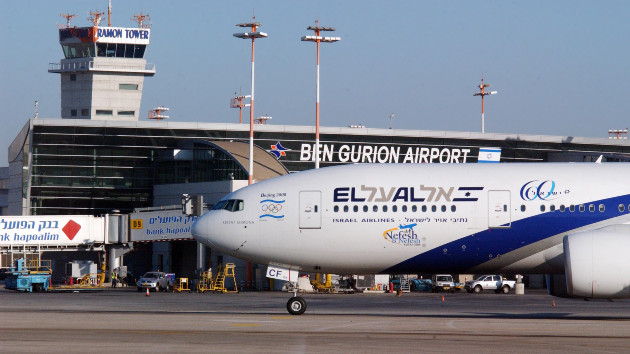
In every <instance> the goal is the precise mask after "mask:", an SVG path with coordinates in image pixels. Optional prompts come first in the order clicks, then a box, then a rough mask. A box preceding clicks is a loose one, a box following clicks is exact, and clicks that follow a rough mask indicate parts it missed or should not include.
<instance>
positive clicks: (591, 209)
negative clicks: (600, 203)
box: [588, 204, 595, 213]
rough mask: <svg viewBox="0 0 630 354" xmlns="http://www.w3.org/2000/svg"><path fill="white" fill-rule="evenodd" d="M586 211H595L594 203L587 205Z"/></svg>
mask: <svg viewBox="0 0 630 354" xmlns="http://www.w3.org/2000/svg"><path fill="white" fill-rule="evenodd" d="M588 211H590V212H591V213H592V212H594V211H595V205H593V204H591V205H589V206H588Z"/></svg>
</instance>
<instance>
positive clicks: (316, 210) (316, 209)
mask: <svg viewBox="0 0 630 354" xmlns="http://www.w3.org/2000/svg"><path fill="white" fill-rule="evenodd" d="M317 207H318V206H317V205H315V207H314V208H313V209H315V212H316V213H317V212H318V211H319V209H318V208H317Z"/></svg>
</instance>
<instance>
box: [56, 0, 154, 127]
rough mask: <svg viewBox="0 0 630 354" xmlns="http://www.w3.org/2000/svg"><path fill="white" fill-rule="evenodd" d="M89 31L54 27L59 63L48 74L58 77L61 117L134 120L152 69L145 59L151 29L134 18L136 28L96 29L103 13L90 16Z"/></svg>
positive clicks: (86, 28) (66, 26) (99, 27)
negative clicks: (91, 23) (61, 54)
mask: <svg viewBox="0 0 630 354" xmlns="http://www.w3.org/2000/svg"><path fill="white" fill-rule="evenodd" d="M90 14H91V15H92V17H91V18H90V20H91V21H92V22H93V26H90V27H76V26H75V27H71V26H70V19H71V18H72V17H73V16H74V15H62V16H63V17H66V18H67V19H68V24H67V25H63V26H59V27H60V28H59V44H61V48H62V49H63V54H64V59H61V61H60V62H59V63H51V64H50V65H49V68H48V72H51V73H58V74H61V118H65V119H97V120H116V121H137V120H138V117H139V116H140V102H141V101H142V85H143V82H144V77H145V76H153V75H155V65H154V64H147V62H146V60H145V59H144V54H145V52H146V49H147V46H148V45H149V39H150V37H151V29H150V28H148V27H149V26H147V25H144V24H143V20H145V19H146V18H147V17H148V16H147V15H142V14H141V15H139V16H138V15H136V16H134V17H135V18H136V20H137V22H138V28H123V27H109V26H107V27H105V26H100V22H101V16H102V15H103V14H102V13H98V12H97V13H90Z"/></svg>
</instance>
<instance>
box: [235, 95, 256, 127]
mask: <svg viewBox="0 0 630 354" xmlns="http://www.w3.org/2000/svg"><path fill="white" fill-rule="evenodd" d="M250 97H252V96H250V95H245V96H243V94H242V93H241V94H236V92H234V98H232V99H231V100H230V108H238V122H239V124H240V123H243V107H249V103H243V99H245V98H250Z"/></svg>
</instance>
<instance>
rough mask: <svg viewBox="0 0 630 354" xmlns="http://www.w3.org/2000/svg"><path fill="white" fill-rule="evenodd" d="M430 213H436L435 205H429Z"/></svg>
mask: <svg viewBox="0 0 630 354" xmlns="http://www.w3.org/2000/svg"><path fill="white" fill-rule="evenodd" d="M431 211H432V212H434V213H435V212H436V211H437V207H436V206H435V205H431Z"/></svg>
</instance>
